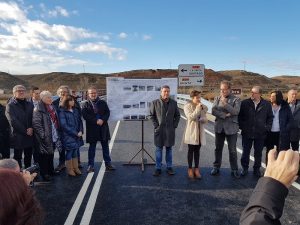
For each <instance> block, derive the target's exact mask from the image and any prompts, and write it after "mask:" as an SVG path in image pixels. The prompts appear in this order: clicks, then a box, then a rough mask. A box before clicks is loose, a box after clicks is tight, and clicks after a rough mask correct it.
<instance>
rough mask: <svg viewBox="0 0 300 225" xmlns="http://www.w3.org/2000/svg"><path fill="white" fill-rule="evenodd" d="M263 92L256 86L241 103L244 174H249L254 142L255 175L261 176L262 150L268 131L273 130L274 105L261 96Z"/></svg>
mask: <svg viewBox="0 0 300 225" xmlns="http://www.w3.org/2000/svg"><path fill="white" fill-rule="evenodd" d="M261 92H262V90H261V87H259V86H254V87H253V88H252V89H251V97H250V98H248V99H245V100H243V101H242V103H241V110H240V114H239V125H240V128H241V130H242V145H243V154H242V158H241V165H242V167H243V169H242V172H241V175H242V176H246V175H247V174H248V168H249V158H250V152H251V148H252V145H253V144H254V159H255V161H254V165H253V175H254V176H256V177H261V172H260V167H261V158H262V151H263V148H264V142H265V139H266V136H267V132H268V131H270V130H271V128H272V122H273V113H272V106H271V104H270V102H268V101H266V100H264V99H263V98H262V97H261V94H262V93H261Z"/></svg>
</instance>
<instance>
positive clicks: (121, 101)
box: [106, 77, 177, 121]
mask: <svg viewBox="0 0 300 225" xmlns="http://www.w3.org/2000/svg"><path fill="white" fill-rule="evenodd" d="M164 85H168V86H169V87H170V96H171V98H173V99H176V97H177V78H162V79H124V78H122V77H107V78H106V90H107V104H108V107H109V109H110V120H111V121H118V120H146V119H147V116H148V115H149V109H150V105H151V102H152V101H153V100H155V99H158V98H159V97H160V89H161V87H162V86H164Z"/></svg>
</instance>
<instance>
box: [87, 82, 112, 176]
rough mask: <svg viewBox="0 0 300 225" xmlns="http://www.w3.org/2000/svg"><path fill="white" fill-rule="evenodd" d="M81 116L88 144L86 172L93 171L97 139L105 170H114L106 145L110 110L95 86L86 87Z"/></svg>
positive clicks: (108, 134)
mask: <svg viewBox="0 0 300 225" xmlns="http://www.w3.org/2000/svg"><path fill="white" fill-rule="evenodd" d="M82 116H83V118H84V119H85V121H86V142H87V143H89V144H90V146H89V150H88V169H87V172H88V173H90V172H94V161H95V153H96V145H97V142H98V141H100V143H101V146H102V153H103V160H104V162H105V167H106V170H107V171H110V170H115V168H114V167H113V166H112V164H111V158H110V154H109V146H108V141H109V140H110V133H109V126H108V118H109V116H110V111H109V108H108V106H107V104H106V102H105V101H103V100H101V99H100V98H99V97H98V93H97V88H96V87H90V88H89V89H88V100H87V101H84V102H83V104H82Z"/></svg>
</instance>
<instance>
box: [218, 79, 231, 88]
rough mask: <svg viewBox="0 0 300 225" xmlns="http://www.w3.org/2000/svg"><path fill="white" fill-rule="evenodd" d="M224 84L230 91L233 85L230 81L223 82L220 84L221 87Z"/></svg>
mask: <svg viewBox="0 0 300 225" xmlns="http://www.w3.org/2000/svg"><path fill="white" fill-rule="evenodd" d="M222 84H225V85H226V86H227V87H228V89H231V83H230V81H228V80H222V81H221V83H220V85H222Z"/></svg>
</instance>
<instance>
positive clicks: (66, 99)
mask: <svg viewBox="0 0 300 225" xmlns="http://www.w3.org/2000/svg"><path fill="white" fill-rule="evenodd" d="M70 101H75V99H74V97H73V96H72V95H66V96H64V97H63V99H62V101H61V103H60V105H59V106H60V107H62V108H64V109H69V107H70Z"/></svg>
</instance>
